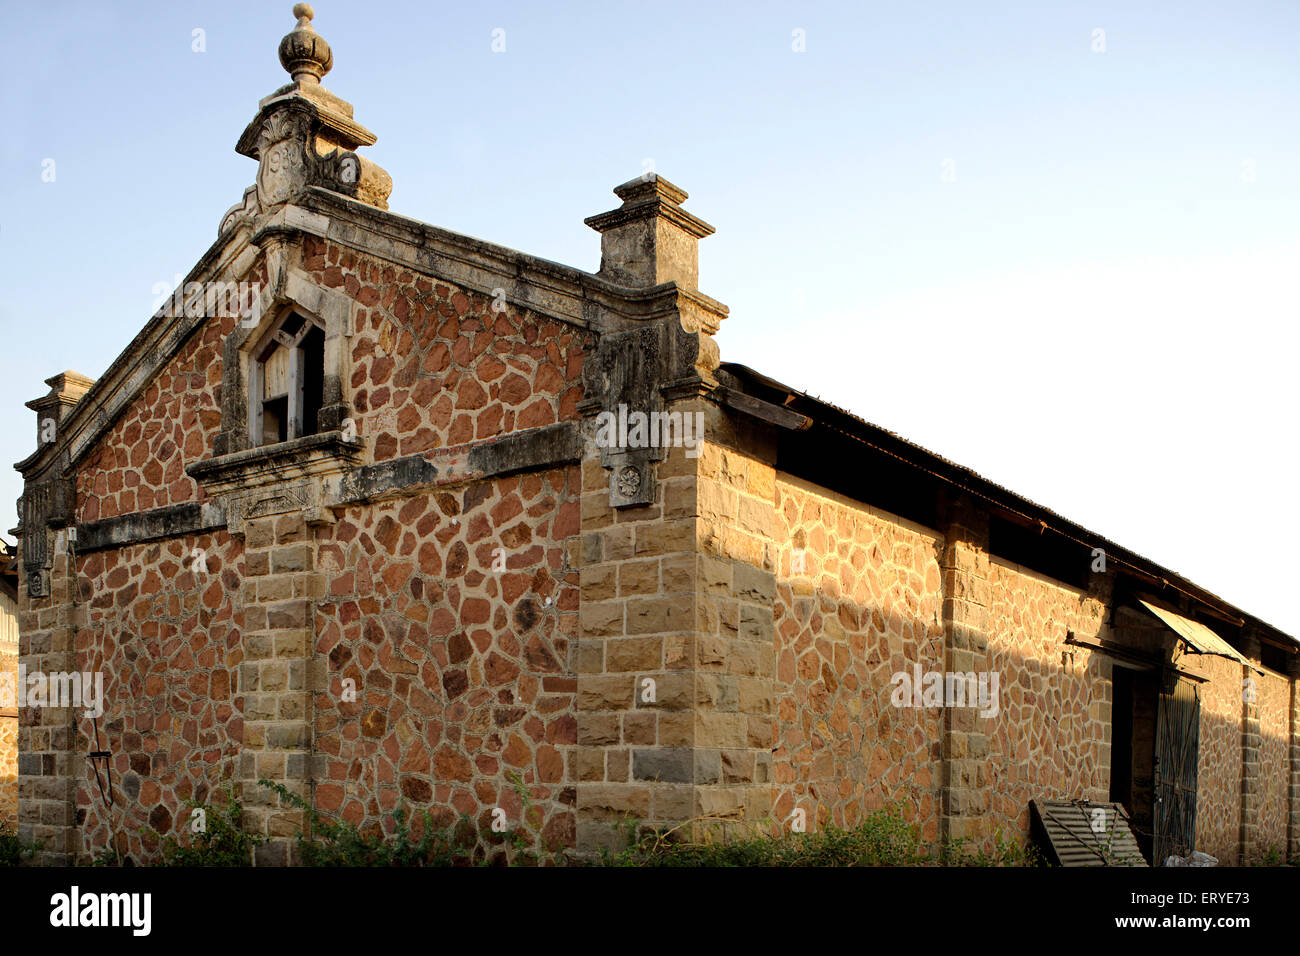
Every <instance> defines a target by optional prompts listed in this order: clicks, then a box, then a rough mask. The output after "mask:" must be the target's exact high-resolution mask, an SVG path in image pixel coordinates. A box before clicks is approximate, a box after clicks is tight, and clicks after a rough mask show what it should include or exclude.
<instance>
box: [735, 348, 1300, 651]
mask: <svg viewBox="0 0 1300 956" xmlns="http://www.w3.org/2000/svg"><path fill="white" fill-rule="evenodd" d="M719 370H720V371H721V372H723V373H724V374H725V375H730V376H731V377H732V378H734V379H735V380H736V381H737V383H739V384H740V385H741V386H742V387H743V389H744V391H745V392H747V393H749V394H751V395H754V396H755V397H758V398H765V399H766V400H768V401H771V402H773V403H774V404H777V405H781V406H783V407H785V408H789V409H791V410H793V411H798V412H800V413H802V414H805V415H808V416H809V417H811V418H812V419H813V420H814V421H815V422H816V423H817V424H820V425H823V426H825V427H827V428H830V429H832V430H834V431H837V432H840V433H841V434H844V435H847V436H848V437H850V438H852V439H854V440H856V441H859V442H862V443H863V444H866V445H868V446H870V447H872V448H874V449H876V450H877V451H878V452H881V453H883V454H885V455H889V456H891V457H893V458H896V459H898V460H900V461H903V462H906V463H907V464H908V465H911V466H912V467H915V468H918V469H920V470H922V471H925V472H927V473H928V474H930V475H931V476H933V477H935V478H938V479H940V480H942V481H944V482H947V483H949V484H951V485H953V486H955V487H957V488H959V489H961V490H963V491H966V492H967V493H969V494H971V495H974V496H975V497H977V498H981V499H984V500H985V501H987V502H989V503H990V504H992V505H994V506H996V507H998V508H1000V509H1003V510H1006V511H1009V512H1011V513H1013V514H1015V515H1017V516H1019V517H1020V518H1023V519H1027V520H1028V521H1030V522H1032V523H1034V524H1036V525H1038V526H1039V527H1040V529H1041V530H1043V531H1051V532H1054V533H1056V534H1059V535H1061V536H1063V537H1065V538H1068V539H1069V540H1071V541H1073V542H1075V543H1076V544H1080V545H1083V546H1085V547H1087V548H1089V549H1096V548H1100V549H1101V550H1103V551H1104V552H1105V554H1106V560H1107V561H1108V562H1112V561H1113V562H1117V563H1119V564H1121V565H1125V566H1127V567H1128V568H1129V569H1131V570H1133V571H1135V572H1138V573H1139V574H1140V575H1141V576H1143V577H1145V578H1148V579H1151V580H1153V581H1156V582H1159V583H1161V584H1163V585H1165V586H1167V587H1170V588H1173V589H1174V590H1177V591H1179V592H1181V593H1182V594H1185V595H1187V596H1188V597H1190V598H1191V599H1192V600H1194V601H1197V602H1199V603H1200V604H1202V605H1204V606H1205V607H1207V608H1210V609H1212V610H1213V611H1215V612H1217V613H1218V614H1219V615H1220V616H1226V617H1228V618H1229V619H1232V620H1233V621H1234V623H1236V624H1237V625H1239V626H1244V625H1246V624H1248V623H1249V624H1253V625H1255V626H1256V627H1258V628H1259V629H1260V630H1261V631H1262V632H1263V634H1262V636H1264V637H1266V638H1272V640H1274V641H1275V642H1278V643H1282V644H1285V645H1288V646H1290V647H1293V648H1294V647H1300V640H1297V639H1296V638H1295V637H1294V636H1292V635H1290V634H1288V633H1286V632H1285V631H1282V630H1279V629H1278V628H1276V627H1273V626H1272V625H1270V624H1268V623H1267V622H1266V621H1263V620H1261V619H1259V618H1258V617H1256V616H1254V615H1252V614H1249V613H1247V612H1246V611H1243V610H1242V609H1241V608H1238V607H1236V606H1235V605H1233V604H1231V603H1229V602H1228V601H1226V600H1224V599H1223V598H1221V597H1219V596H1218V595H1217V594H1214V593H1212V592H1210V591H1208V590H1206V589H1205V588H1203V587H1201V586H1199V585H1197V584H1194V583H1193V582H1191V581H1189V580H1187V579H1186V578H1184V577H1183V576H1182V575H1180V574H1178V573H1177V572H1175V571H1171V570H1170V569H1168V568H1166V567H1164V566H1162V565H1160V564H1157V563H1156V562H1154V561H1152V560H1150V559H1149V558H1144V557H1143V556H1142V555H1140V554H1137V553H1136V552H1134V551H1131V550H1130V549H1128V548H1125V547H1123V546H1122V545H1120V544H1118V543H1116V542H1114V541H1111V540H1110V539H1109V538H1106V537H1104V536H1103V535H1101V534H1098V533H1097V532H1095V531H1091V530H1089V529H1088V528H1085V527H1083V526H1082V525H1079V524H1076V523H1075V522H1073V521H1070V520H1069V519H1068V518H1065V517H1063V516H1061V515H1059V514H1057V513H1056V512H1054V511H1052V510H1051V509H1049V508H1046V507H1044V506H1043V505H1040V504H1037V503H1036V502H1033V501H1030V500H1029V499H1028V498H1025V497H1024V496H1022V495H1019V494H1017V493H1016V492H1014V491H1012V490H1011V489H1009V488H1005V487H1003V486H1002V485H999V484H997V483H996V482H993V481H990V480H989V479H987V478H985V477H983V476H982V475H980V474H978V473H976V472H975V471H973V470H972V469H970V468H967V467H965V466H963V465H959V464H957V463H956V462H952V461H949V460H948V459H946V458H944V457H942V456H940V455H938V454H935V453H934V452H932V451H930V450H928V449H926V448H922V447H921V446H920V445H917V444H915V443H914V442H911V441H908V440H907V439H905V438H903V437H901V436H899V435H897V434H895V433H894V432H891V431H889V430H887V429H885V428H882V427H881V426H879V425H875V424H872V423H871V422H869V421H867V420H866V419H864V418H861V417H859V416H857V415H855V414H853V413H852V412H849V411H847V410H845V409H842V408H839V407H838V406H836V405H832V404H831V403H830V402H826V401H823V400H822V399H820V398H816V397H814V396H812V395H809V394H808V393H807V392H802V391H799V390H798V389H795V388H791V387H790V386H789V385H785V384H784V383H782V382H778V381H777V380H776V379H773V378H769V377H768V376H766V375H763V374H762V373H760V372H757V371H755V370H754V369H752V368H749V367H748V366H745V365H740V364H737V363H734V362H723V363H722V364H721V365H720V366H719ZM1206 630H1207V631H1208V628H1207V629H1206ZM1210 633H1211V634H1212V633H1213V632H1210ZM1219 640H1220V641H1222V639H1219ZM1225 646H1226V642H1225ZM1234 653H1235V651H1234Z"/></svg>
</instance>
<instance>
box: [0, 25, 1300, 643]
mask: <svg viewBox="0 0 1300 956" xmlns="http://www.w3.org/2000/svg"><path fill="white" fill-rule="evenodd" d="M291 6H292V4H291V3H290V2H288V0H285V2H273V3H268V2H257V3H249V2H222V3H192V2H189V3H187V2H169V3H103V2H96V3H57V4H38V3H31V2H23V3H14V2H12V0H3V2H0V11H2V12H0V115H3V117H4V123H5V127H6V128H5V135H4V136H3V137H0V173H2V174H3V175H2V177H0V270H2V271H0V280H3V283H2V285H0V289H2V290H3V291H2V292H0V333H2V338H0V343H2V344H0V362H2V364H0V407H3V408H5V409H7V414H6V415H5V417H4V418H3V421H4V426H3V429H0V460H3V461H4V462H6V463H12V462H15V461H18V460H20V459H21V458H24V457H26V456H27V455H28V454H30V452H31V451H32V450H33V449H34V447H35V416H34V413H32V412H31V411H29V410H28V409H25V408H23V402H24V401H27V400H29V399H32V398H35V397H37V396H38V395H40V394H43V393H44V391H45V386H44V385H43V384H42V380H43V379H44V378H46V377H48V376H50V375H52V374H54V373H56V372H58V371H61V370H63V369H68V368H70V369H75V370H77V371H80V372H83V373H85V374H87V375H90V376H98V375H100V374H101V373H102V372H103V371H104V370H105V369H107V367H108V366H109V364H110V363H111V362H112V361H113V359H114V358H115V357H116V356H117V355H118V354H119V353H120V352H121V350H122V349H123V348H124V347H125V346H126V345H127V343H128V342H129V341H130V339H131V338H132V336H133V335H134V334H135V333H136V332H137V331H138V330H139V329H140V328H141V326H143V325H144V323H145V322H146V321H147V320H148V318H149V316H150V314H151V313H152V311H153V308H154V301H155V298H156V296H155V295H154V293H153V289H154V286H155V284H157V283H160V282H169V281H171V280H172V279H173V277H174V276H175V275H176V274H177V273H181V274H184V273H186V272H188V271H189V269H190V268H191V266H192V265H193V264H194V262H195V261H196V260H197V259H198V257H199V256H200V255H201V254H202V253H203V252H204V250H205V249H206V248H207V247H208V246H209V245H210V244H211V243H212V242H213V240H214V239H215V238H216V229H217V226H218V224H219V222H220V219H221V216H222V214H223V213H224V212H225V210H226V209H227V208H228V207H230V206H231V205H233V204H234V203H236V202H238V201H239V199H240V197H241V195H242V192H243V190H244V188H245V187H246V186H248V185H250V184H251V183H252V181H253V177H254V174H255V165H254V163H253V162H252V161H251V160H249V159H246V158H244V157H241V156H239V155H237V154H236V153H235V152H234V148H233V147H234V144H235V141H236V139H237V138H238V136H239V134H240V132H242V130H243V128H244V126H245V125H246V124H247V123H248V122H249V120H251V119H252V118H253V115H254V113H255V112H256V109H257V101H258V99H259V98H261V97H263V96H265V95H266V94H268V93H270V92H271V91H272V90H273V89H275V88H276V87H277V86H279V85H281V84H282V83H283V82H285V81H286V80H287V77H286V75H285V74H284V72H283V71H282V69H281V68H280V65H279V63H278V61H277V59H276V46H277V44H278V42H279V39H280V37H281V36H283V35H284V34H285V33H286V32H288V31H289V30H290V29H291V28H292V26H293V17H292V16H291V14H290V8H291ZM315 7H316V19H315V27H316V29H317V30H318V31H319V32H320V33H321V35H323V36H324V37H325V38H326V39H327V40H328V41H329V42H330V44H331V45H332V47H333V50H334V61H335V63H334V70H333V72H332V73H330V74H329V75H328V76H327V77H326V79H325V85H326V86H327V87H328V88H329V89H331V90H333V91H334V92H336V93H338V94H339V95H340V96H342V97H344V98H345V99H347V100H349V101H350V102H352V103H353V104H354V105H355V107H356V118H357V120H358V121H359V122H360V123H362V124H363V125H365V126H368V127H369V128H370V129H372V130H373V131H374V132H375V133H376V134H377V135H378V137H379V142H378V144H377V145H375V146H374V147H371V148H369V149H368V150H366V151H365V154H366V155H369V156H370V157H371V158H372V159H373V160H374V161H375V162H378V163H379V164H381V165H382V166H384V167H385V168H386V169H387V170H388V171H389V173H390V174H391V175H392V177H393V180H394V183H395V187H394V190H393V195H392V197H391V200H390V204H391V207H392V208H393V210H394V211H396V212H399V213H401V214H403V215H406V216H411V217H413V218H416V219H421V220H424V221H427V222H432V223H436V224H438V225H440V226H444V227H446V228H449V229H454V230H457V231H460V232H464V233H468V234H470V235H474V236H479V237H482V238H485V239H490V240H492V241H493V242H498V243H501V244H503V245H507V246H510V247H513V248H517V249H521V250H524V251H526V252H529V253H532V254H535V255H540V256H544V257H546V258H549V259H554V260H557V261H559V262H564V263H567V264H570V265H574V266H578V267H580V268H584V269H588V270H593V271H594V270H595V269H596V268H597V267H598V265H599V258H600V254H599V237H598V236H597V235H596V234H595V233H594V232H592V231H590V230H589V229H587V228H586V227H585V226H584V225H583V224H582V220H583V218H584V217H585V216H589V215H591V214H593V213H597V212H602V211H604V210H606V209H609V208H612V207H613V206H614V205H617V200H616V199H615V197H614V196H613V195H612V194H611V192H610V189H611V188H612V187H613V186H615V185H617V184H619V183H621V182H624V181H626V180H628V179H631V178H632V177H634V176H636V175H638V174H639V173H641V172H642V170H643V169H644V168H646V163H647V162H648V161H649V162H652V163H653V165H654V168H655V169H656V170H657V171H658V172H659V173H661V174H662V175H664V176H665V177H666V178H668V179H670V180H672V181H673V182H675V183H677V184H678V185H679V186H682V187H683V188H685V189H687V190H688V191H689V192H690V193H691V198H690V199H689V200H688V201H687V202H686V208H687V209H689V210H691V211H692V212H694V213H695V214H696V215H699V216H700V217H702V218H703V219H705V220H707V221H708V222H710V223H712V224H713V225H715V226H716V227H717V229H718V232H717V234H716V235H715V236H713V237H711V238H709V239H706V240H704V241H702V243H701V256H700V260H701V261H700V264H701V281H700V286H701V290H702V291H703V292H705V293H706V294H708V295H711V296H713V297H715V298H717V299H720V300H722V301H723V302H726V303H727V304H728V305H729V306H730V307H731V316H730V318H729V319H728V320H727V321H726V322H725V323H724V324H723V329H722V332H721V334H720V336H719V342H720V345H721V348H722V356H723V358H724V360H728V361H734V362H742V363H744V364H747V365H750V366H753V367H755V368H757V369H759V370H761V371H763V372H764V373H766V374H769V375H771V376H773V377H775V378H778V379H780V380H782V381H784V382H786V383H788V384H790V385H793V386H795V387H797V388H801V389H804V390H807V391H810V392H812V393H814V394H817V395H820V396H821V397H823V398H825V399H827V400H829V401H832V402H834V403H836V404H838V405H841V406H844V407H847V408H849V409H851V410H853V411H854V412H856V413H858V414H859V415H861V416H862V417H864V418H866V419H868V420H870V421H872V422H875V423H877V424H880V425H882V426H884V427H886V428H889V429H891V430H893V431H896V432H898V433H900V434H902V435H903V436H905V437H907V438H909V439H911V440H913V441H915V442H918V443H920V444H922V445H924V446H926V447H928V448H930V449H932V450H934V451H936V452H938V453H940V454H942V455H944V456H945V457H947V458H950V459H953V460H955V461H957V462H960V463H962V464H964V465H967V466H969V467H972V468H974V469H975V470H977V471H979V472H981V473H982V474H984V475H985V476H987V477H989V478H991V479H992V480H994V481H997V482H998V483H1000V484H1003V485H1006V486H1007V487H1010V488H1012V489H1014V490H1016V491H1017V492H1019V493H1021V494H1023V495H1025V496H1027V497H1029V498H1031V499H1033V500H1035V501H1037V502H1039V503H1041V504H1043V505H1046V506H1048V507H1050V508H1052V509H1054V510H1056V511H1058V512H1060V513H1062V514H1064V515H1066V516H1067V517H1069V518H1071V519H1073V520H1075V521H1078V522H1080V523H1081V524H1083V525H1085V526H1086V527H1089V528H1092V529H1094V530H1096V531H1098V532H1100V533H1101V534H1104V535H1106V536H1108V537H1111V538H1113V539H1115V540H1117V541H1119V542H1121V543H1122V544H1124V545H1125V546H1127V547H1130V548H1132V549H1133V550H1135V551H1137V552H1138V553H1140V554H1143V555H1145V556H1147V557H1149V558H1152V559H1153V560H1156V561H1159V562H1161V563H1162V564H1165V565H1166V566H1168V567H1171V568H1173V569H1174V570H1176V571H1178V572H1180V573H1182V574H1184V575H1186V576H1188V577H1189V578H1191V579H1192V580H1193V581H1195V582H1196V583H1197V584H1200V585H1201V586H1203V587H1206V588H1208V589H1209V590H1211V591H1214V592H1215V593H1218V594H1219V595H1221V596H1222V597H1224V598H1226V599H1227V600H1230V601H1232V602H1234V603H1236V604H1237V605H1239V606H1240V607H1242V608H1244V609H1245V610H1247V611H1249V612H1251V613H1253V614H1256V615H1258V616H1260V617H1262V618H1263V619H1264V620H1266V621H1269V622H1270V623H1272V624H1274V625H1276V626H1278V627H1281V628H1283V629H1284V630H1287V631H1288V632H1290V633H1291V634H1295V635H1300V608H1298V607H1297V602H1296V600H1295V594H1296V585H1295V568H1294V559H1295V554H1296V549H1297V544H1298V542H1297V531H1300V506H1298V505H1297V503H1296V495H1295V487H1296V464H1297V454H1296V426H1295V412H1296V404H1297V402H1296V384H1295V375H1294V367H1295V363H1296V355H1297V346H1298V345H1300V333H1298V332H1297V323H1296V319H1297V302H1298V296H1297V291H1298V290H1297V276H1300V269H1297V261H1298V258H1297V257H1298V256H1300V235H1298V234H1297V227H1298V226H1300V82H1298V81H1300V65H1298V64H1300V8H1298V7H1297V5H1296V4H1295V3H1294V2H1252V0H1243V2H1235V3H1231V4H1229V3H1206V2H1201V0H1190V2H1184V3H1179V4H1172V3H1166V2H1160V3H1157V2H1149V3H1134V2H1123V3H1118V2H1117V3H1108V2H1090V3H1071V2H1052V3H1043V2H1041V0H1036V2H1025V3H996V2H990V3H983V4H972V3H968V2H942V3H920V2H896V3H869V4H868V3H860V4H858V3H850V4H838V3H815V4H794V3H763V2H754V0H745V2H734V3H722V2H707V0H696V2H667V3H653V4H652V3H644V2H637V3H634V2H627V3H617V2H601V3H572V2H564V0H556V2H551V3H468V4H438V3H405V2H385V0H371V2H365V3H361V2H352V0H347V2H345V0H321V2H320V3H317V4H315ZM196 29H198V30H202V31H203V33H202V34H201V35H200V36H201V39H202V45H203V46H204V47H205V49H204V50H203V51H202V52H196V51H195V50H194V46H195V45H196V40H195V34H194V31H195V30H196ZM497 29H500V30H503V31H504V35H503V36H504V45H505V49H504V52H494V51H493V41H494V33H493V31H494V30H497ZM795 31H802V33H801V34H796V32H795ZM1097 31H1102V32H1100V33H1099V32H1097ZM496 36H497V39H498V41H499V40H500V38H501V37H502V34H497V35H496ZM800 37H802V41H803V42H802V45H803V50H802V52H796V50H795V49H794V48H795V47H796V46H798V45H800V44H799V39H800ZM497 45H498V46H500V43H499V42H498V43H497ZM47 160H53V161H54V162H53V166H52V167H51V166H50V165H49V164H48V163H46V161H47ZM51 168H52V169H53V173H54V176H53V181H45V180H46V179H48V178H49V177H48V172H47V171H48V170H50V169H51ZM43 173H44V174H45V176H44V177H43ZM3 472H4V473H3V474H0V532H7V531H8V529H10V528H12V527H13V526H14V524H15V523H16V511H15V508H14V506H13V501H14V499H15V498H17V497H18V495H19V494H20V493H21V485H20V482H19V478H18V475H17V473H16V472H12V471H11V470H10V469H9V468H8V467H7V466H6V467H4V468H3ZM6 536H7V537H8V538H9V539H10V540H11V538H12V536H8V535H6Z"/></svg>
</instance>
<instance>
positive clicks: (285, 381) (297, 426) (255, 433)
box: [248, 312, 325, 445]
mask: <svg viewBox="0 0 1300 956" xmlns="http://www.w3.org/2000/svg"><path fill="white" fill-rule="evenodd" d="M324 373H325V329H324V327H323V326H322V325H321V324H320V323H318V322H317V321H316V320H315V319H311V318H308V317H306V316H303V315H302V314H300V313H298V312H288V313H286V314H285V316H284V317H283V318H282V319H280V321H278V322H277V323H276V324H275V325H274V326H272V327H271V330H270V331H269V332H268V333H267V334H266V337H265V338H264V339H263V341H262V344H261V345H260V346H259V347H258V348H257V349H256V350H255V351H254V352H253V362H252V368H251V374H250V376H249V385H250V388H249V403H248V404H249V432H250V434H249V437H250V438H251V439H252V443H253V444H254V445H273V444H275V443H277V442H283V441H289V440H291V439H294V438H302V437H303V436H304V435H315V434H316V433H317V431H318V430H319V425H318V422H317V415H318V413H319V412H320V410H321V404H322V389H323V385H324V377H325V375H324Z"/></svg>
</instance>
